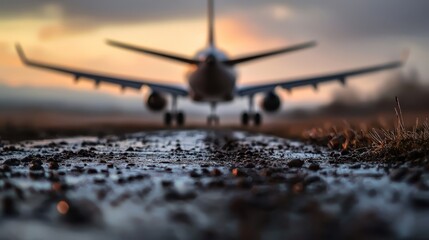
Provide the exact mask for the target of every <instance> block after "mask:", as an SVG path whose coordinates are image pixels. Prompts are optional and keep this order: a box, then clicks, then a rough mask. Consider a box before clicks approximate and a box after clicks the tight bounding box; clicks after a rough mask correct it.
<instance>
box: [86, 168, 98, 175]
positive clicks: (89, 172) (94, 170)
mask: <svg viewBox="0 0 429 240" xmlns="http://www.w3.org/2000/svg"><path fill="white" fill-rule="evenodd" d="M86 172H87V173H88V174H97V173H98V171H97V169H95V168H90V169H88V170H87V171H86Z"/></svg>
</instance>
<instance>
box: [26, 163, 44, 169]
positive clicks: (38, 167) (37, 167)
mask: <svg viewBox="0 0 429 240" xmlns="http://www.w3.org/2000/svg"><path fill="white" fill-rule="evenodd" d="M29 169H30V171H43V170H44V169H43V166H42V165H41V164H37V163H31V164H30V167H29Z"/></svg>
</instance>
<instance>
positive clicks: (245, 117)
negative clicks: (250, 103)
mask: <svg viewBox="0 0 429 240" xmlns="http://www.w3.org/2000/svg"><path fill="white" fill-rule="evenodd" d="M249 120H250V116H249V114H248V113H247V112H244V113H243V114H241V125H243V126H247V125H249Z"/></svg>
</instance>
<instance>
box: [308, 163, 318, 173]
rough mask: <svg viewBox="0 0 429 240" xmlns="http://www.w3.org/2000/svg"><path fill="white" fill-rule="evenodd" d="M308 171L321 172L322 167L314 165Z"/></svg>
mask: <svg viewBox="0 0 429 240" xmlns="http://www.w3.org/2000/svg"><path fill="white" fill-rule="evenodd" d="M308 169H310V170H311V171H315V172H316V171H319V170H320V165H319V164H317V163H312V164H310V166H309V167H308Z"/></svg>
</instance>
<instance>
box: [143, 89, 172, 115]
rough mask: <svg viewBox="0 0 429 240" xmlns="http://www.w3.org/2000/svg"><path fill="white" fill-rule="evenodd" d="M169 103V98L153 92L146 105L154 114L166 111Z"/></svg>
mask: <svg viewBox="0 0 429 240" xmlns="http://www.w3.org/2000/svg"><path fill="white" fill-rule="evenodd" d="M167 103H168V100H167V98H166V97H165V96H164V95H163V94H161V93H159V92H152V93H151V94H150V95H149V97H148V98H147V101H146V105H147V107H148V109H149V110H151V111H154V112H159V111H162V110H164V109H165V107H166V106H167Z"/></svg>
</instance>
